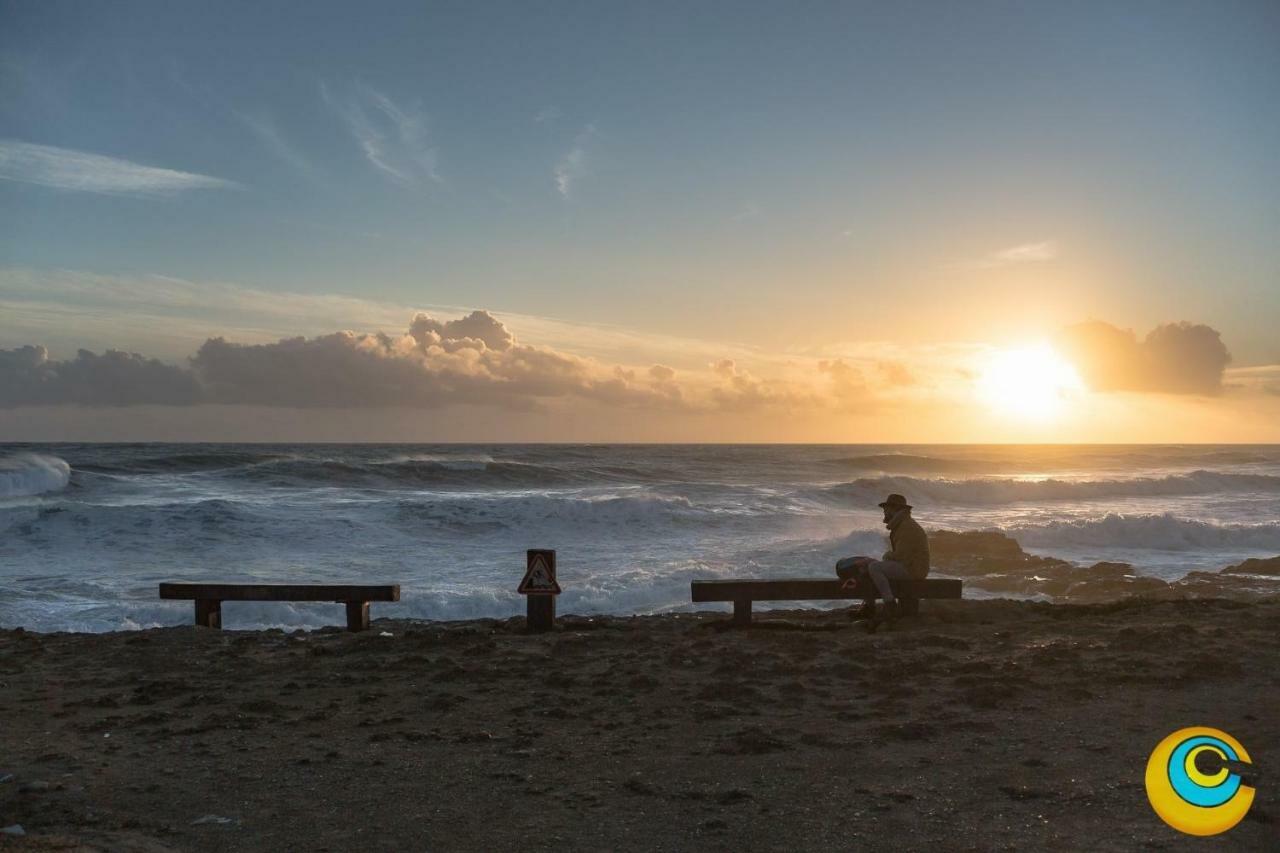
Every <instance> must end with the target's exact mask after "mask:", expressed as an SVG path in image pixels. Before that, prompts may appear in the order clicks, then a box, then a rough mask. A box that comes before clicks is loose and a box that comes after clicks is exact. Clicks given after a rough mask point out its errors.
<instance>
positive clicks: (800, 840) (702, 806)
mask: <svg viewBox="0 0 1280 853" xmlns="http://www.w3.org/2000/svg"><path fill="white" fill-rule="evenodd" d="M375 616H377V613H376V611H375ZM725 619H726V616H725V614H724V613H710V612H703V613H686V614H669V615H660V616H644V617H625V616H597V617H581V616H562V617H561V619H560V620H559V624H558V627H557V629H556V630H555V631H554V632H552V633H550V634H541V635H532V634H528V633H526V632H525V630H524V623H523V619H520V618H512V619H501V620H499V619H480V620H462V621H449V622H429V621H425V622H424V621H406V620H397V619H375V621H374V623H373V628H372V630H370V631H368V632H366V633H361V634H349V633H346V632H343V631H341V630H338V629H336V628H333V629H322V630H319V631H313V632H303V631H295V632H289V633H286V632H282V631H278V630H276V631H230V630H228V631H214V630H209V629H204V628H194V627H172V628H157V629H148V630H141V631H129V632H115V633H103V634H82V633H55V634H39V633H33V632H28V631H22V630H13V629H9V630H5V631H3V632H0V718H2V719H3V721H4V724H3V749H2V750H0V779H4V780H5V781H3V782H0V826H10V825H13V824H20V825H21V826H22V827H23V831H24V832H26V835H25V836H23V837H15V836H0V848H3V849H14V850H112V851H114V850H121V851H162V850H216V851H222V850H226V851H232V850H246V851H248V850H262V851H268V850H286V849H291V850H335V851H336V850H351V849H365V850H388V851H391V850H426V849H441V850H443V849H475V850H482V849H483V850H509V849H619V850H681V849H707V850H742V849H751V850H783V849H785V850H815V849H851V848H858V849H899V850H902V849H908V850H909V849H940V850H993V849H1010V850H1012V849H1026V850H1040V849H1057V850H1132V849H1137V848H1147V849H1181V848H1182V847H1183V846H1185V845H1186V844H1187V843H1188V839H1187V837H1186V836H1182V835H1180V834H1179V833H1177V832H1176V831H1174V830H1173V829H1171V828H1169V827H1168V826H1166V825H1165V824H1163V823H1162V822H1161V821H1160V820H1159V819H1158V818H1157V817H1156V815H1155V814H1154V813H1153V811H1152V809H1151V807H1150V806H1149V805H1148V803H1147V800H1146V795H1145V792H1144V788H1143V771H1144V768H1145V764H1146V760H1147V757H1148V755H1149V753H1150V752H1151V750H1152V749H1153V747H1154V746H1155V745H1156V744H1157V742H1159V741H1160V740H1161V739H1162V738H1163V737H1164V736H1165V735H1167V734H1169V733H1170V732H1172V731H1174V730H1175V729H1178V728H1181V727H1184V726H1190V725H1210V726H1216V727H1219V728H1221V729H1223V730H1225V731H1227V732H1229V733H1231V734H1232V735H1234V736H1235V737H1236V738H1238V739H1239V740H1240V741H1241V742H1242V743H1244V744H1245V745H1246V746H1247V747H1248V749H1249V750H1250V752H1251V754H1252V755H1253V756H1254V759H1255V761H1260V762H1262V768H1261V769H1262V772H1263V773H1264V774H1266V776H1265V778H1267V779H1268V780H1269V779H1270V778H1272V774H1273V773H1274V770H1273V769H1272V768H1271V767H1270V763H1271V762H1270V758H1271V757H1272V756H1275V755H1277V754H1280V725H1277V722H1276V716H1275V709H1276V708H1277V707H1280V598H1278V597H1275V596H1264V597H1255V598H1253V599H1252V600H1249V601H1228V600H1222V599H1187V598H1185V597H1184V598H1176V599H1170V600H1155V599H1152V598H1129V599H1127V600H1122V601H1113V602H1108V603H1102V604H1083V605H1071V604H1045V603H1033V602H1025V601H1022V602H1020V601H1010V600H985V601H960V602H925V603H924V604H923V607H922V612H921V615H920V616H918V617H915V618H910V619H904V620H901V621H899V623H898V624H897V625H895V626H894V628H893V630H891V631H887V632H884V631H882V632H879V633H876V634H868V633H867V632H865V631H864V630H863V628H862V624H861V623H860V622H855V621H854V620H852V619H851V618H850V616H849V614H848V613H846V612H845V611H843V610H786V611H781V610H779V611H771V612H768V613H766V614H763V615H758V616H757V624H756V625H755V626H754V627H753V628H751V629H749V630H726V629H725V625H726V622H725ZM1277 818H1280V803H1278V800H1277V793H1276V789H1275V787H1274V786H1273V785H1270V784H1263V785H1260V786H1259V788H1258V791H1257V799H1256V801H1255V803H1254V806H1253V808H1252V810H1251V811H1250V813H1249V815H1248V816H1247V817H1246V819H1245V820H1244V821H1243V822H1242V823H1241V824H1240V825H1239V826H1237V827H1236V828H1235V829H1234V830H1232V831H1231V832H1229V833H1228V834H1226V835H1224V836H1220V837H1218V838H1214V839H1209V840H1208V841H1205V842H1202V843H1203V844H1205V845H1207V846H1212V847H1214V848H1215V849H1224V850H1226V849H1232V850H1242V849H1256V850H1262V849H1276V846H1277V845H1278V844H1280V824H1277Z"/></svg>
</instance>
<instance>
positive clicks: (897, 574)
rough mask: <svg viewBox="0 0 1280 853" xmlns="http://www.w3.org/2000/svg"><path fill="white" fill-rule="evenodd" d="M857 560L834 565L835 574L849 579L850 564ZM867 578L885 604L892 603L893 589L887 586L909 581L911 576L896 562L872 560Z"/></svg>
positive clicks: (846, 560) (851, 570)
mask: <svg viewBox="0 0 1280 853" xmlns="http://www.w3.org/2000/svg"><path fill="white" fill-rule="evenodd" d="M855 559H857V558H856V557H850V558H847V559H844V560H841V561H840V562H838V563H836V574H838V575H839V576H840V577H842V578H847V577H849V575H850V574H852V573H853V566H852V565H851V564H852V562H853V561H854V560H855ZM866 572H867V576H868V577H870V578H871V582H872V583H873V584H875V586H876V592H878V593H880V598H881V599H882V600H883V601H885V602H891V601H894V600H895V599H894V597H893V587H892V586H890V585H889V581H891V580H909V579H910V578H911V575H910V574H909V573H908V572H907V567H906V566H904V565H902V563H899V562H898V561H897V560H872V561H871V562H870V563H868V564H867V567H866Z"/></svg>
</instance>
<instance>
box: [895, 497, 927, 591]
mask: <svg viewBox="0 0 1280 853" xmlns="http://www.w3.org/2000/svg"><path fill="white" fill-rule="evenodd" d="M884 559H886V560H897V561H898V562H899V563H902V565H904V566H906V567H907V573H908V574H910V575H911V577H913V578H915V579H916V580H924V578H925V577H927V576H928V574H929V537H928V535H927V534H926V533H925V532H924V528H923V527H921V526H920V525H919V524H918V523H917V522H916V520H915V519H914V518H912V517H911V512H910V511H909V510H903V511H901V512H899V513H898V514H897V515H896V516H895V517H894V518H893V520H892V521H890V522H889V550H888V551H886V552H885V554H884Z"/></svg>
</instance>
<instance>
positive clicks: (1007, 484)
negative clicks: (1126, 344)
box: [827, 471, 1280, 505]
mask: <svg viewBox="0 0 1280 853" xmlns="http://www.w3.org/2000/svg"><path fill="white" fill-rule="evenodd" d="M889 492H898V493H900V494H904V495H906V496H907V499H908V500H909V501H912V502H915V503H923V502H930V501H931V502H934V503H938V504H961V505H964V504H1002V503H1014V502H1017V501H1053V500H1092V499H1095V498H1110V497H1116V498H1118V497H1158V496H1172V495H1202V494H1211V493H1216V492H1266V493H1280V477H1276V476H1273V475H1269V474H1232V473H1223V472H1217V471H1192V472H1190V473H1188V474H1171V475H1169V476H1166V477H1135V478H1127V479H1115V480H1057V479H1047V480H1012V479H1000V478H976V479H971V480H948V479H926V478H921V477H871V478H862V479H859V480H854V481H853V482H850V483H840V484H839V485H835V486H830V487H827V494H828V495H829V496H830V497H833V498H836V499H838V500H842V501H843V500H848V501H852V502H856V503H865V502H866V500H867V499H868V498H872V497H876V496H877V495H879V497H876V500H883V499H884V495H885V494H887V493H889Z"/></svg>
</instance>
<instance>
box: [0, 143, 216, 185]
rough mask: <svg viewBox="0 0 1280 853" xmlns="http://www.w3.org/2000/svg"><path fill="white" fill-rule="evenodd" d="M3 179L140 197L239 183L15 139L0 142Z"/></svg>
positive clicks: (0, 171) (0, 177)
mask: <svg viewBox="0 0 1280 853" xmlns="http://www.w3.org/2000/svg"><path fill="white" fill-rule="evenodd" d="M0 180H6V181H23V182H25V183H29V184H39V185H41V186H46V187H55V188H57V189H61V190H75V191H78V192H89V193H103V194H109V195H141V196H160V195H171V194H173V193H178V192H182V191H184V190H200V189H231V188H236V187H238V186H239V185H238V184H236V183H235V182H233V181H226V180H223V179H222V178H214V177H210V176H209V175H200V174H196V173H195V172H180V171H178V170H176V169H162V168H158V167H156V166H144V165H142V164H141V163H133V162H130V161H129V160H121V159H118V158H116V157H105V156H103V155H101V154H90V153H89V152H87V151H75V150H72V149H70V148H56V147H54V146H52V145H35V144H32V143H30V142H18V141H15V140H0Z"/></svg>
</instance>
